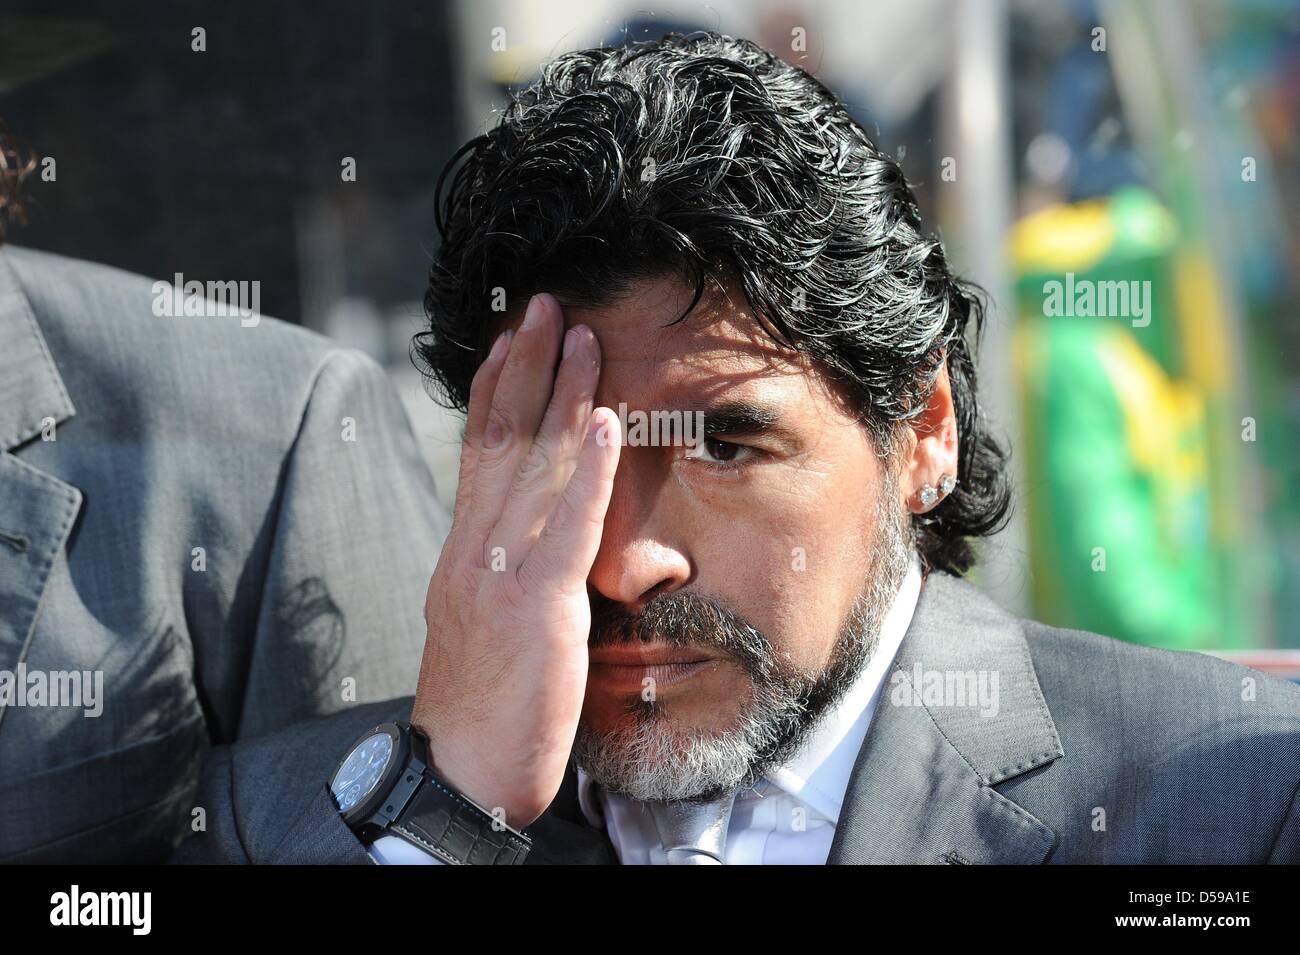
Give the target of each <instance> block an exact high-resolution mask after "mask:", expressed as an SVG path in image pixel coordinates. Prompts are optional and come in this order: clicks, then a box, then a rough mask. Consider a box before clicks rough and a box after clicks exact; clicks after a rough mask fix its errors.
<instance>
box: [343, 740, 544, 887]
mask: <svg viewBox="0 0 1300 955" xmlns="http://www.w3.org/2000/svg"><path fill="white" fill-rule="evenodd" d="M329 790H330V793H331V794H332V795H333V796H334V802H335V804H336V805H337V806H338V807H339V812H340V813H342V814H343V821H344V822H346V823H347V824H348V826H349V827H350V828H351V829H352V831H353V832H355V833H356V834H357V836H358V837H359V838H360V839H361V841H362V842H364V843H366V844H367V845H369V844H370V843H372V842H374V841H375V840H376V839H378V838H379V837H380V836H383V835H394V836H400V837H401V838H403V839H405V840H406V841H407V842H409V843H411V844H412V845H414V846H417V847H419V848H421V849H423V850H424V851H425V852H429V853H432V854H433V855H435V856H437V857H438V858H439V859H441V860H442V861H443V862H449V863H451V864H452V865H520V864H521V863H522V862H523V861H524V859H525V858H526V857H527V855H528V851H529V850H530V849H531V848H532V846H533V843H532V840H531V839H529V838H528V837H527V836H526V835H524V834H523V833H522V832H519V831H517V830H515V829H512V828H511V827H510V826H508V825H507V824H506V821H505V819H504V818H503V814H502V813H501V811H500V810H498V811H497V812H496V813H495V814H494V813H492V812H490V811H489V810H487V809H484V808H483V807H482V806H480V805H478V804H477V803H475V802H474V801H472V800H470V799H468V798H466V797H465V796H463V795H461V794H460V793H458V792H456V790H454V789H452V788H451V787H450V786H448V785H447V784H446V783H445V782H443V781H442V780H441V779H439V778H438V777H437V776H436V775H434V773H433V771H432V770H431V769H430V768H429V740H428V738H427V737H426V736H425V735H424V734H423V733H421V732H420V731H419V730H417V729H414V728H413V727H412V726H411V725H410V724H409V723H381V724H379V725H378V726H376V727H375V728H374V729H372V730H370V731H369V732H367V733H365V734H364V735H363V736H362V737H361V738H360V739H358V740H357V741H356V742H355V743H353V744H352V747H351V748H350V749H349V750H348V752H347V754H346V755H345V756H344V757H343V759H342V760H340V762H339V765H338V768H337V769H335V770H334V775H333V776H332V777H330V782H329Z"/></svg>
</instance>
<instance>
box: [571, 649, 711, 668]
mask: <svg viewBox="0 0 1300 955" xmlns="http://www.w3.org/2000/svg"><path fill="white" fill-rule="evenodd" d="M711 659H713V658H712V657H710V656H709V655H708V654H707V653H703V652H701V651H699V650H692V649H690V648H689V647H686V648H682V647H654V646H644V645H643V646H635V647H601V648H600V649H597V650H592V651H591V662H592V664H593V665H596V664H600V665H602V666H616V667H647V666H661V665H663V664H668V663H700V662H701V661H704V660H711Z"/></svg>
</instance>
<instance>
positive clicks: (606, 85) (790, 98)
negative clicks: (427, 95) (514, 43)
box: [412, 33, 1010, 574]
mask: <svg viewBox="0 0 1300 955" xmlns="http://www.w3.org/2000/svg"><path fill="white" fill-rule="evenodd" d="M435 215H436V219H437V227H438V231H439V232H440V234H441V237H442V244H441V247H440V248H439V250H438V253H437V255H436V257H435V260H434V262H433V265H432V267H431V269H430V274H429V287H428V291H427V292H426V294H425V310H426V312H427V313H428V317H429V321H430V327H429V329H428V330H426V331H424V332H421V333H420V334H418V335H417V336H416V337H415V341H414V342H413V343H412V357H413V359H414V360H415V362H416V364H417V366H418V367H420V368H421V369H422V370H423V371H424V372H425V373H426V374H427V375H429V377H430V378H431V380H432V383H433V385H434V389H433V390H434V392H435V397H436V398H438V399H439V400H441V401H443V402H444V403H445V404H447V405H448V406H450V407H454V408H458V409H460V410H462V411H463V410H465V408H466V405H467V403H468V400H469V386H470V382H471V380H472V378H473V375H474V372H475V370H476V369H477V368H478V366H479V364H480V363H481V362H482V360H483V358H484V356H485V354H486V349H487V348H488V347H489V346H490V344H491V341H492V339H493V337H494V336H495V334H496V332H497V331H498V330H499V328H500V326H501V324H502V320H503V318H504V316H503V315H502V314H501V312H500V310H499V303H500V301H501V299H502V296H503V295H504V298H505V300H507V301H510V302H512V303H522V302H525V301H527V298H528V297H529V296H530V295H531V294H533V293H534V292H538V291H549V292H552V293H554V294H556V295H557V296H558V297H560V298H561V299H562V300H566V301H570V302H576V303H581V304H584V305H588V306H600V305H604V304H608V303H609V302H610V301H612V300H613V299H614V298H615V297H616V296H617V295H618V294H619V293H621V292H625V291H626V290H627V287H628V285H629V283H630V282H632V281H634V280H636V279H639V278H648V277H652V276H656V275H662V274H665V273H672V272H679V273H681V274H683V275H685V276H687V277H688V278H690V279H692V280H693V282H694V287H695V298H694V300H693V301H692V303H691V305H690V307H689V308H688V309H687V311H686V313H685V314H683V315H682V316H681V317H679V318H678V319H677V321H681V320H682V319H684V318H685V317H686V315H687V314H689V313H690V311H691V310H692V309H694V308H695V306H696V305H697V304H698V303H699V302H700V300H701V298H702V297H703V295H704V294H705V290H706V284H707V283H708V282H710V281H712V282H715V283H718V284H719V285H720V286H722V285H725V284H734V286H736V287H738V288H739V289H740V290H741V291H743V294H744V295H745V298H746V300H747V303H748V305H749V307H750V308H751V310H752V311H753V313H754V314H755V316H756V317H757V319H758V321H759V322H760V324H761V325H762V327H763V328H764V329H765V331H766V332H767V333H768V334H769V335H771V336H772V337H773V338H774V339H775V340H777V341H778V342H780V343H781V344H782V345H784V346H788V347H793V348H797V349H799V350H801V351H803V352H804V353H806V354H807V355H808V356H809V357H810V358H811V359H812V360H813V362H814V363H815V364H816V365H817V366H818V367H819V368H820V369H822V370H823V371H824V373H825V374H827V375H828V376H829V378H830V379H831V380H833V381H835V382H838V383H839V384H840V385H841V386H842V388H843V389H844V392H845V393H846V394H847V395H848V396H849V398H850V399H851V400H852V401H853V402H854V404H855V405H856V407H857V408H858V409H859V414H860V417H861V420H862V422H863V424H864V425H865V426H866V427H868V429H869V431H870V433H871V434H872V435H873V438H874V439H875V441H876V444H877V446H878V449H879V451H880V453H881V454H882V455H888V454H889V453H891V452H892V451H893V450H894V449H895V448H896V446H897V445H896V444H895V439H896V438H897V437H898V435H899V433H900V428H901V426H902V425H903V423H905V422H908V421H910V420H913V419H915V418H916V417H917V416H918V415H920V414H921V413H922V412H923V410H924V408H925V405H926V401H927V399H928V397H929V395H930V393H931V390H932V389H933V387H934V382H935V378H936V376H937V374H938V372H939V368H940V366H941V365H942V364H943V363H945V362H946V364H947V369H948V374H949V380H950V383H951V388H952V396H953V403H954V406H955V408H956V418H957V425H958V432H959V440H960V458H959V463H958V468H957V478H958V484H957V487H956V490H955V491H954V492H953V493H952V494H951V495H949V496H948V497H947V498H946V499H945V500H944V501H943V502H942V504H941V505H940V506H938V507H936V508H934V509H933V510H932V511H930V512H929V513H928V514H925V515H917V516H915V517H914V518H913V526H914V529H915V531H916V542H917V548H918V550H919V552H920V554H921V557H922V559H923V560H924V561H925V563H926V564H927V565H928V566H930V567H934V568H939V569H942V570H946V571H949V572H951V573H956V574H960V573H964V572H965V571H966V570H967V569H968V568H969V567H970V566H971V564H972V563H973V562H974V552H973V549H972V546H971V541H970V538H972V537H976V536H982V535H987V534H990V533H992V532H993V531H995V530H997V529H998V528H999V527H1001V526H1002V524H1003V523H1004V522H1005V520H1006V515H1007V511H1008V506H1009V498H1010V485H1009V482H1008V479H1007V474H1006V467H1005V464H1006V457H1007V455H1006V452H1005V451H1004V450H1003V449H1002V448H1001V447H1000V446H999V444H998V442H997V441H996V439H995V438H994V437H993V435H992V434H990V432H989V430H988V426H987V424H986V422H985V420H984V418H983V415H982V413H981V411H980V406H979V401H978V398H977V395H976V377H975V365H974V362H973V361H972V358H971V344H969V343H968V342H967V332H968V326H970V325H972V324H973V329H969V330H970V331H972V332H973V336H972V337H973V339H974V341H975V343H978V340H979V334H980V329H981V327H982V323H983V308H982V304H981V300H980V297H979V296H978V294H977V292H976V290H975V289H973V287H971V286H968V285H966V284H965V283H963V282H961V281H960V280H958V279H957V278H955V277H954V276H953V275H952V273H951V272H950V271H949V270H948V266H947V263H946V261H945V259H944V253H943V249H942V247H941V246H940V244H939V242H938V240H937V239H935V238H932V237H929V236H927V235H925V234H924V233H923V232H922V231H921V219H920V213H919V210H918V209H917V205H916V200H915V198H914V197H913V195H912V192H911V189H910V188H909V187H908V185H907V183H906V181H905V180H904V178H903V173H902V170H901V169H900V168H899V166H898V164H897V163H896V162H894V160H893V159H891V158H890V157H889V156H887V155H885V154H884V153H883V152H882V151H880V150H879V149H878V148H877V147H876V146H875V144H874V143H873V142H872V141H871V139H870V138H869V137H868V136H867V134H866V132H865V131H864V130H863V128H862V126H861V125H860V124H859V123H857V122H856V121H855V120H854V119H853V118H852V117H851V116H850V115H849V114H848V112H847V111H846V110H845V108H844V106H843V105H842V104H841V103H840V102H839V100H837V99H836V98H835V96H834V95H833V94H832V93H831V92H830V91H829V90H827V89H826V88H825V87H824V86H823V85H822V84H821V83H820V82H818V81H817V80H816V79H814V78H813V77H812V76H810V75H809V74H808V73H806V72H804V71H803V70H801V69H799V68H798V67H795V66H791V65H790V64H788V63H786V62H784V61H782V60H781V59H779V58H778V57H776V56H773V55H772V54H770V53H767V52H766V51H764V50H762V49H760V48H759V47H758V46H756V45H754V44H753V43H750V42H748V41H745V40H737V39H733V38H731V37H726V36H720V35H717V34H714V33H695V34H690V35H688V36H681V35H677V34H670V35H668V36H666V37H664V38H663V39H660V40H655V41H651V42H645V43H637V44H631V45H628V46H624V47H618V48H612V49H596V50H584V51H580V52H575V53H568V54H565V55H563V56H560V57H558V58H557V59H555V60H552V61H551V62H550V63H548V64H546V65H545V66H544V67H543V68H542V73H541V76H540V78H539V79H538V80H537V81H536V82H535V83H533V84H532V85H531V86H530V87H528V88H527V89H526V90H524V91H523V92H522V93H520V94H518V95H517V96H515V97H514V98H513V99H512V101H511V103H510V105H509V107H508V109H507V110H506V111H505V113H504V115H503V116H502V118H501V120H500V122H499V123H498V124H497V125H496V127H495V128H493V129H492V130H491V131H489V132H488V133H486V134H485V135H482V136H479V137H477V138H476V139H473V140H472V141H470V142H469V143H467V144H466V145H465V146H464V147H462V148H461V149H460V150H459V151H458V152H457V153H456V155H455V156H453V157H452V159H451V160H450V161H449V162H448V164H447V167H446V168H445V169H444V170H443V173H442V176H441V177H440V179H439V182H438V188H437V195H436V212H435ZM494 299H495V301H496V305H497V308H498V310H497V311H494V310H493V307H494ZM511 311H513V309H512V310H511Z"/></svg>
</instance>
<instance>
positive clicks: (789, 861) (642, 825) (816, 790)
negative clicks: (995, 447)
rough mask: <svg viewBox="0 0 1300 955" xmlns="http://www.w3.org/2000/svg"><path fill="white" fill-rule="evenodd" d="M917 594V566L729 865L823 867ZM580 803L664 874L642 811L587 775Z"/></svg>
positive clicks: (767, 789) (765, 793) (414, 859)
mask: <svg viewBox="0 0 1300 955" xmlns="http://www.w3.org/2000/svg"><path fill="white" fill-rule="evenodd" d="M920 594H921V566H920V563H919V561H917V560H916V559H915V558H914V559H913V561H912V566H911V568H910V569H909V570H908V572H907V576H906V577H905V578H904V579H903V583H902V585H901V586H900V587H899V590H898V593H897V595H895V597H894V602H893V603H892V604H891V606H890V609H889V611H888V613H887V614H886V616H885V620H884V623H883V625H882V627H881V633H880V642H879V644H878V645H877V647H876V652H875V653H874V654H873V655H872V657H871V660H870V661H869V662H868V664H867V666H866V667H865V668H864V669H863V671H862V673H861V674H860V675H859V676H858V678H857V680H856V681H854V683H853V686H852V687H851V688H850V689H849V691H848V692H847V693H846V694H845V695H844V696H843V697H842V698H841V699H840V701H839V702H838V703H836V704H835V705H834V706H832V707H831V708H830V709H829V710H827V711H826V712H825V713H823V714H822V716H821V718H820V719H819V720H818V722H817V726H816V727H815V728H814V730H813V731H812V733H811V734H810V736H809V737H808V739H807V740H806V741H805V743H804V745H803V746H801V747H800V748H799V750H798V752H797V753H796V754H795V755H794V756H793V757H792V758H791V759H790V760H789V761H788V762H786V763H784V764H783V765H781V766H779V767H777V768H776V769H773V770H771V771H770V772H769V773H768V774H767V775H766V776H765V777H764V778H763V779H761V780H759V782H758V783H757V784H756V785H755V786H754V787H753V788H752V789H746V790H743V791H742V792H740V793H739V794H738V795H737V797H736V803H735V806H734V808H733V809H732V811H731V823H730V826H729V827H728V830H727V844H726V848H725V850H724V852H723V856H724V860H725V862H726V864H728V865H823V864H825V862H826V859H827V857H828V856H829V855H830V849H831V840H832V839H834V838H835V826H836V824H837V823H838V822H839V818H840V807H841V806H842V805H843V803H844V796H845V793H846V791H847V790H848V785H849V776H850V774H851V773H852V772H853V764H854V763H855V762H856V761H857V758H858V751H859V750H860V749H861V748H862V743H863V741H864V740H865V739H866V736H867V729H868V727H869V726H870V725H871V716H872V714H873V713H874V712H875V708H876V701H877V700H878V699H879V698H880V693H881V689H882V687H883V685H884V682H885V675H886V674H887V673H888V672H889V667H890V664H891V663H893V660H894V657H895V656H896V655H897V653H898V647H899V644H901V643H902V642H903V636H904V635H905V634H906V633H907V628H908V627H909V626H910V625H911V622H912V614H913V613H914V612H915V610H916V601H917V599H918V598H919V596H920ZM578 802H579V804H580V806H581V807H582V814H583V816H585V817H586V819H587V822H589V823H590V824H591V825H592V826H594V827H596V828H603V829H605V830H606V832H607V833H608V835H609V838H610V841H611V842H612V843H613V845H614V851H615V853H617V855H618V858H619V861H620V862H622V863H623V864H624V865H647V864H649V865H662V864H664V862H665V861H666V859H665V856H664V851H663V847H662V845H661V844H660V842H659V833H658V830H657V829H656V828H655V824H654V820H653V819H652V818H651V816H650V812H649V810H648V809H647V808H646V806H645V805H644V804H643V803H639V802H637V801H635V800H632V799H628V798H626V797H624V796H620V795H618V794H614V793H607V792H605V791H604V790H602V789H601V788H600V787H599V786H597V785H596V784H595V783H594V782H593V781H592V780H591V778H590V777H588V776H587V774H586V773H584V772H582V771H581V770H579V771H578ZM370 855H371V856H372V857H373V858H374V859H375V861H377V862H379V863H381V864H389V865H391V864H422V865H428V864H430V863H439V862H441V860H440V859H438V858H436V857H434V856H432V855H429V854H428V853H426V852H425V851H424V850H422V849H419V848H417V847H416V846H413V845H411V844H410V843H409V842H406V841H405V840H403V839H401V838H399V837H398V836H384V837H383V838H381V839H378V840H376V841H375V843H374V844H373V845H372V846H371V847H370Z"/></svg>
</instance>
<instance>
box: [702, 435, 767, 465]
mask: <svg viewBox="0 0 1300 955" xmlns="http://www.w3.org/2000/svg"><path fill="white" fill-rule="evenodd" d="M758 453H759V452H758V449H757V448H751V447H750V446H749V445H746V444H732V443H731V442H730V441H722V440H719V439H718V438H714V437H706V438H705V439H704V440H703V441H701V442H700V443H699V444H696V445H693V446H688V447H687V449H686V457H687V458H688V459H690V460H695V461H701V462H703V463H704V464H708V465H712V466H713V467H716V468H719V469H721V470H725V469H729V468H735V467H739V466H740V465H742V464H743V463H745V462H746V461H749V460H751V459H752V458H754V457H756V456H757V455H758Z"/></svg>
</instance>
